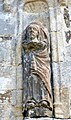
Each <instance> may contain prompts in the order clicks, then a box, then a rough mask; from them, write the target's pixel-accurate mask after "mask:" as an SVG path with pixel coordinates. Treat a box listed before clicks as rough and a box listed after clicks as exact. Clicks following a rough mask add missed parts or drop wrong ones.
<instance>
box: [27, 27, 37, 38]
mask: <svg viewBox="0 0 71 120" xmlns="http://www.w3.org/2000/svg"><path fill="white" fill-rule="evenodd" d="M27 35H28V38H29V39H31V40H32V39H35V38H37V36H38V30H37V28H36V26H34V25H30V26H29V27H28V30H27Z"/></svg>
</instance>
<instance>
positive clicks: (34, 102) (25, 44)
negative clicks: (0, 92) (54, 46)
mask: <svg viewBox="0 0 71 120" xmlns="http://www.w3.org/2000/svg"><path fill="white" fill-rule="evenodd" d="M22 48H23V50H22V62H23V89H24V90H23V114H24V116H25V117H40V116H49V117H51V116H52V92H51V83H50V59H49V42H48V32H47V29H46V28H45V27H43V26H42V25H41V24H40V23H37V22H33V23H31V24H30V25H28V27H27V28H26V29H25V30H24V31H23V35H22Z"/></svg>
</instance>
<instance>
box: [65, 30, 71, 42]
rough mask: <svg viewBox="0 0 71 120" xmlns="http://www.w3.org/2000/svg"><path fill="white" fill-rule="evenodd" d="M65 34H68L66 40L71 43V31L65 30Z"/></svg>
mask: <svg viewBox="0 0 71 120" xmlns="http://www.w3.org/2000/svg"><path fill="white" fill-rule="evenodd" d="M65 36H66V42H67V43H69V41H70V40H71V31H70V30H69V31H67V32H65Z"/></svg>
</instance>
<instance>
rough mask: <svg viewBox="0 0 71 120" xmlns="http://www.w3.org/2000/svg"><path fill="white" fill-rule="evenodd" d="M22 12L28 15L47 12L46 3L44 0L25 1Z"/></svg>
mask: <svg viewBox="0 0 71 120" xmlns="http://www.w3.org/2000/svg"><path fill="white" fill-rule="evenodd" d="M23 10H24V11H26V12H28V13H41V12H47V11H48V3H47V1H46V0H27V1H26V3H25V4H24V6H23Z"/></svg>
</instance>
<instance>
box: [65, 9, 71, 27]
mask: <svg viewBox="0 0 71 120" xmlns="http://www.w3.org/2000/svg"><path fill="white" fill-rule="evenodd" d="M64 20H65V24H66V26H67V28H69V27H70V18H69V10H68V7H66V8H64Z"/></svg>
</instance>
